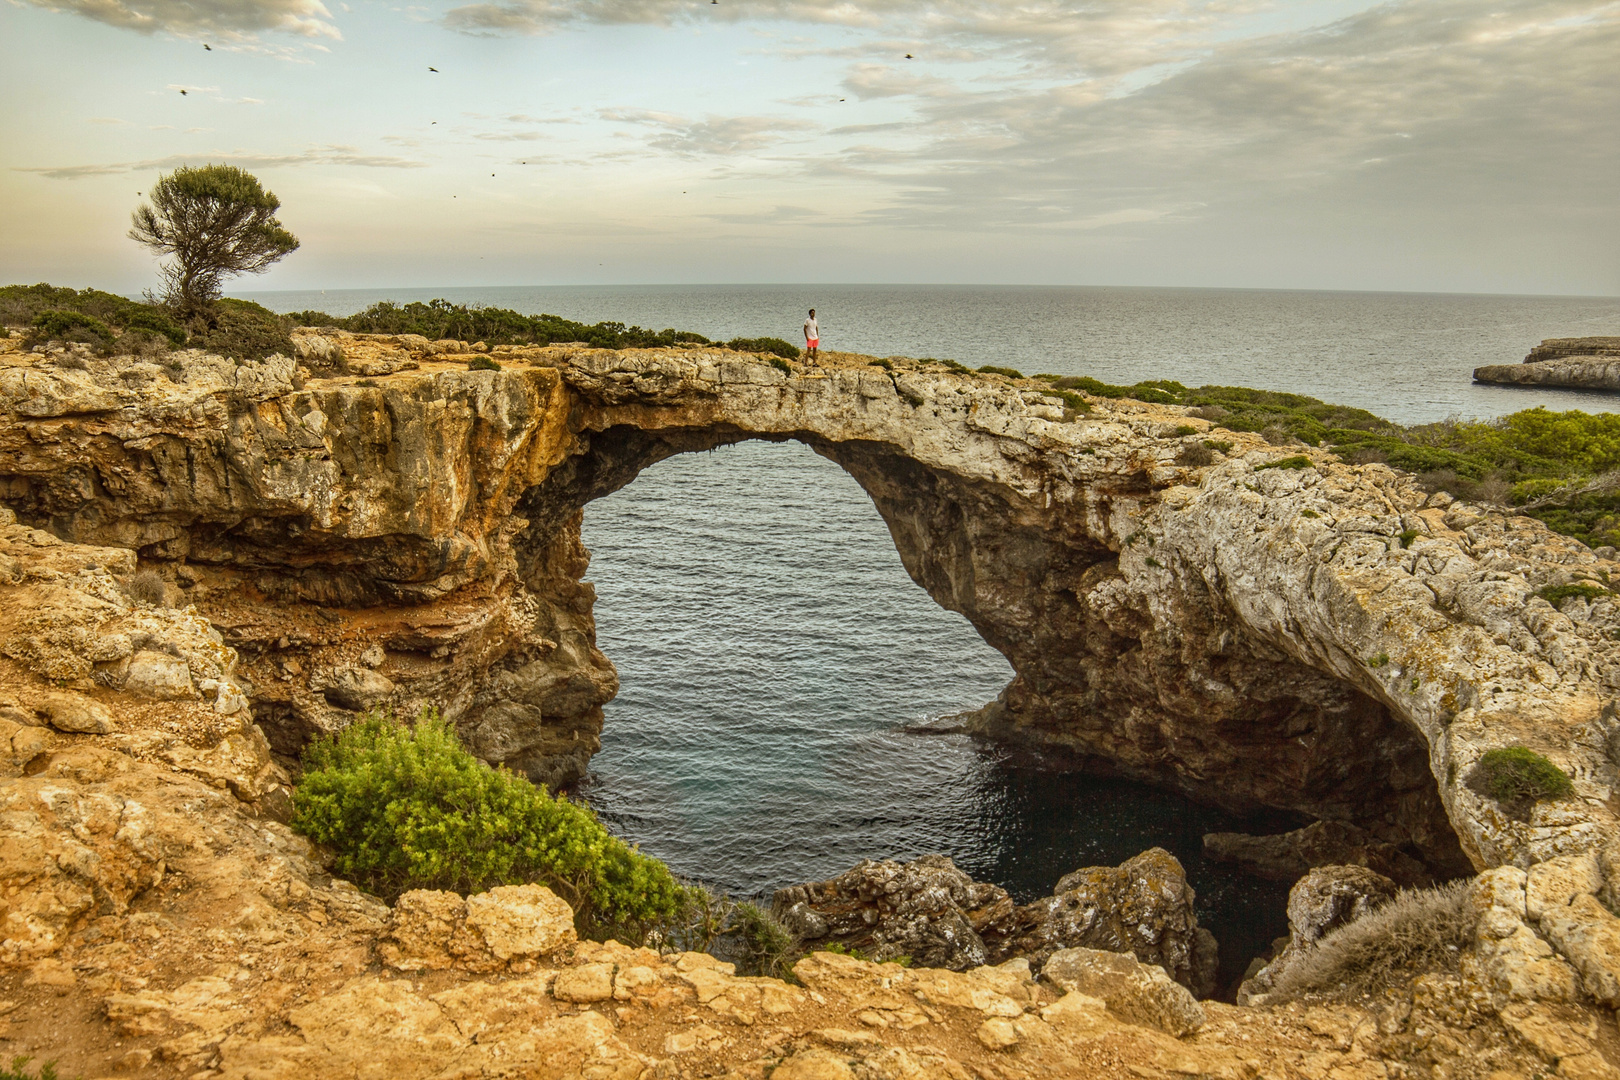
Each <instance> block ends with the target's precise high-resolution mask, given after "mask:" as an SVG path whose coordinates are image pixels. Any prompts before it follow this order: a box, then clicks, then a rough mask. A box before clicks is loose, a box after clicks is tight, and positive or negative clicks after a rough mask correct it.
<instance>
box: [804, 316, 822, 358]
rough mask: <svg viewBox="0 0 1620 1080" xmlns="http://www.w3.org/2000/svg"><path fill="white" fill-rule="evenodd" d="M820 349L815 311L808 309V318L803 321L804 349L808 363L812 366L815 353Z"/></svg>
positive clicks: (819, 333)
mask: <svg viewBox="0 0 1620 1080" xmlns="http://www.w3.org/2000/svg"><path fill="white" fill-rule="evenodd" d="M820 348H821V327H820V326H818V325H817V324H816V309H815V308H811V309H810V317H809V318H808V319H806V320H804V349H805V353H806V354H807V357H808V359H809V361H810V362H811V363H812V364H813V363H815V362H816V359H817V356H816V354H817V351H818V350H819V349H820Z"/></svg>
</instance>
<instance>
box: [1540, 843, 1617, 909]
mask: <svg viewBox="0 0 1620 1080" xmlns="http://www.w3.org/2000/svg"><path fill="white" fill-rule="evenodd" d="M1601 888H1603V870H1602V869H1601V867H1599V865H1598V860H1597V856H1596V855H1593V854H1592V853H1590V852H1584V851H1583V852H1579V853H1577V854H1573V855H1560V856H1558V857H1557V858H1553V859H1548V860H1547V861H1546V862H1541V863H1537V864H1536V865H1534V866H1532V867H1531V868H1530V869H1529V871H1528V872H1526V874H1525V882H1524V912H1525V915H1526V916H1527V917H1528V918H1530V919H1532V920H1537V919H1540V918H1541V917H1542V916H1543V915H1545V914H1546V913H1547V912H1549V911H1553V910H1555V909H1557V908H1562V907H1566V906H1568V904H1569V902H1570V901H1571V900H1574V899H1575V898H1576V897H1577V896H1590V895H1592V894H1594V893H1596V892H1597V891H1598V890H1599V889H1601Z"/></svg>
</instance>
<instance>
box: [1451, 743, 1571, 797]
mask: <svg viewBox="0 0 1620 1080" xmlns="http://www.w3.org/2000/svg"><path fill="white" fill-rule="evenodd" d="M1468 786H1469V787H1470V788H1472V789H1473V790H1475V791H1478V792H1480V793H1481V794H1483V795H1489V796H1490V797H1491V798H1493V799H1495V800H1496V801H1497V802H1500V803H1503V804H1512V803H1534V802H1538V801H1540V800H1542V799H1562V798H1565V797H1567V796H1569V795H1573V794H1574V793H1575V785H1574V784H1572V783H1570V779H1569V776H1568V775H1567V774H1566V773H1565V772H1564V770H1563V769H1560V768H1559V767H1558V766H1557V765H1554V764H1553V763H1552V762H1550V761H1548V760H1547V759H1546V758H1544V757H1542V756H1541V755H1540V754H1538V753H1536V752H1535V751H1534V750H1531V749H1529V748H1528V747H1524V746H1508V747H1504V748H1502V749H1498V750H1487V751H1485V753H1484V754H1483V755H1481V757H1480V759H1479V763H1478V764H1477V765H1475V766H1474V769H1473V772H1472V773H1470V774H1469V777H1468Z"/></svg>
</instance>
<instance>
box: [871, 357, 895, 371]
mask: <svg viewBox="0 0 1620 1080" xmlns="http://www.w3.org/2000/svg"><path fill="white" fill-rule="evenodd" d="M866 366H867V367H880V368H882V369H883V370H884V371H893V370H894V365H893V364H891V363H889V361H887V360H882V359H878V360H868V361H867V362H866Z"/></svg>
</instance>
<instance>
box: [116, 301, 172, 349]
mask: <svg viewBox="0 0 1620 1080" xmlns="http://www.w3.org/2000/svg"><path fill="white" fill-rule="evenodd" d="M124 329H126V330H149V331H151V332H152V333H154V334H161V335H163V336H164V337H165V338H167V339H168V340H169V344H170V345H172V346H174V347H175V348H177V349H178V348H179V347H180V346H182V345H184V344H185V343H186V331H185V329H184V328H183V327H181V325H180V324H179V323H177V322H175V321H174V320H173V319H171V318H169V316H168V315H167V314H165V313H164V311H163V309H162V308H159V307H156V306H151V305H139V306H137V307H135V308H134V309H133V310H131V311H128V312H126V313H125V315H124Z"/></svg>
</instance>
